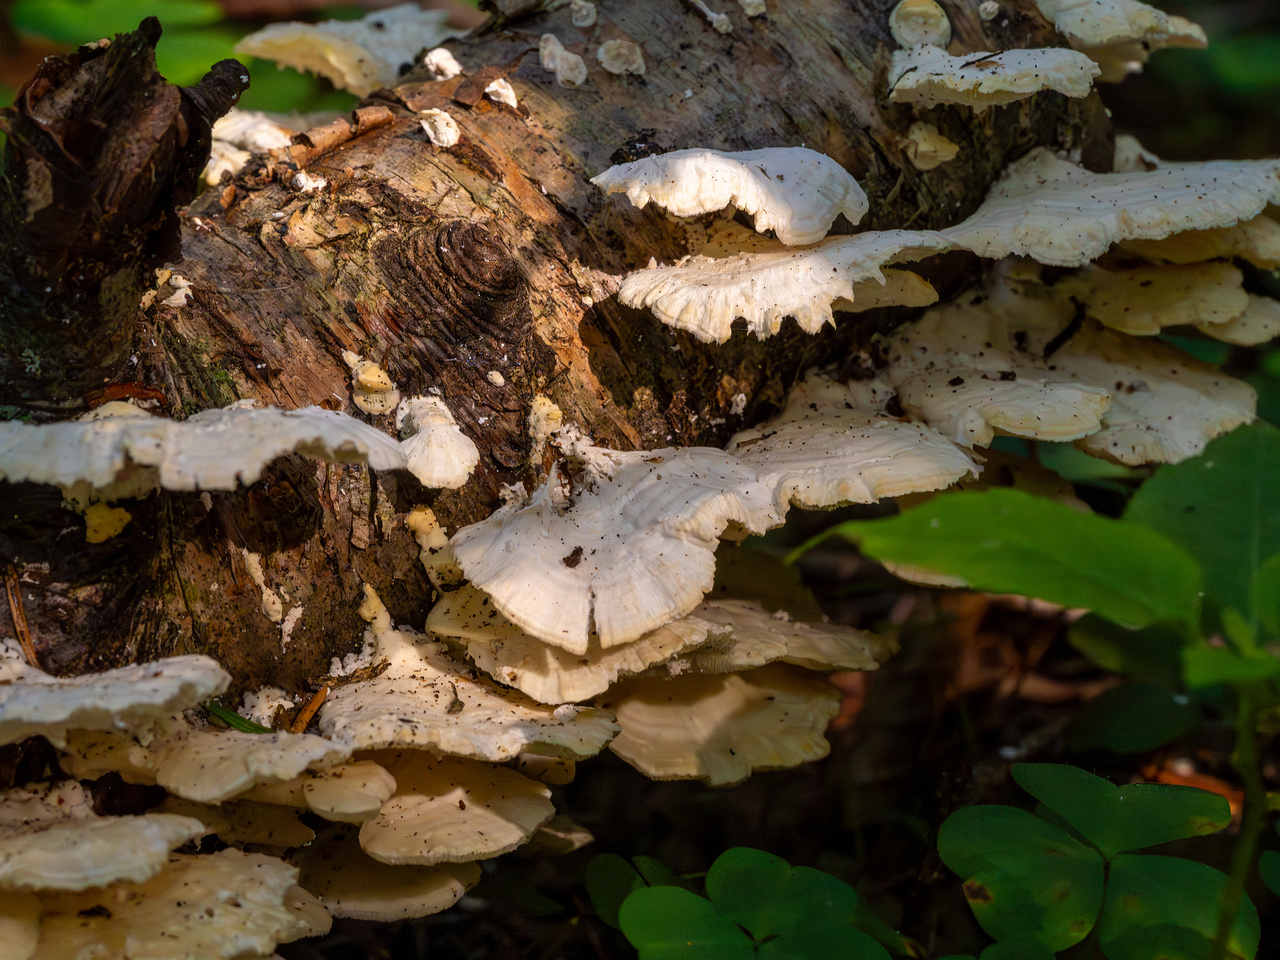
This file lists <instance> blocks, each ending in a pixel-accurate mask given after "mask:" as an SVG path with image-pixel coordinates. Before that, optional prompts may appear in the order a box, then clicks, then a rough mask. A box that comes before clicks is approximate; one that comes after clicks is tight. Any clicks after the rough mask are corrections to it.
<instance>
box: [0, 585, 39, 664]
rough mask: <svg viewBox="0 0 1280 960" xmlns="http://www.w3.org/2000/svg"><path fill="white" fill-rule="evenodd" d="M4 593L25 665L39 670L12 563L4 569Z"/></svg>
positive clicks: (19, 587)
mask: <svg viewBox="0 0 1280 960" xmlns="http://www.w3.org/2000/svg"><path fill="white" fill-rule="evenodd" d="M4 592H5V594H6V596H8V598H9V617H10V618H11V619H12V620H13V632H14V633H15V634H17V635H18V643H20V644H22V654H23V656H25V657H26V658H27V663H29V664H31V666H33V667H35V668H37V669H39V667H40V659H39V658H38V657H37V656H36V648H35V644H33V643H32V642H31V628H30V627H28V626H27V611H26V610H24V609H23V607H22V587H21V586H20V584H19V582H18V568H17V567H15V566H14V565H13V564H12V563H11V564H9V565H8V566H6V567H5V569H4Z"/></svg>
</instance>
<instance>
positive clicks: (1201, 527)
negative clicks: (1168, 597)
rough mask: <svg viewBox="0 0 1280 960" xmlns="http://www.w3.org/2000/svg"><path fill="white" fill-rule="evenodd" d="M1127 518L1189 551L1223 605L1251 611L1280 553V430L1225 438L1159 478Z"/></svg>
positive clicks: (1250, 429) (1253, 429) (1244, 430)
mask: <svg viewBox="0 0 1280 960" xmlns="http://www.w3.org/2000/svg"><path fill="white" fill-rule="evenodd" d="M1125 519H1126V520H1131V521H1133V522H1135V523H1143V524H1146V525H1147V526H1148V527H1151V528H1152V529H1153V530H1157V531H1159V532H1160V533H1162V534H1164V535H1165V536H1167V537H1168V538H1169V539H1170V540H1172V541H1174V542H1175V543H1177V544H1178V545H1179V546H1181V547H1183V548H1184V549H1185V550H1186V551H1187V552H1188V553H1190V554H1191V555H1192V556H1193V557H1195V559H1196V560H1197V561H1198V562H1199V564H1200V567H1201V568H1202V569H1203V571H1204V590H1205V594H1206V595H1207V596H1209V597H1210V598H1211V599H1212V600H1213V601H1214V602H1215V603H1216V604H1217V605H1218V606H1221V607H1235V608H1236V609H1237V610H1249V609H1250V603H1249V599H1250V598H1249V593H1250V588H1251V586H1252V584H1253V578H1254V575H1255V574H1256V573H1257V572H1258V570H1259V568H1261V566H1262V564H1263V561H1265V560H1266V559H1268V558H1269V557H1270V556H1272V555H1273V554H1275V553H1277V552H1280V430H1277V429H1276V428H1275V427H1273V426H1271V425H1270V424H1267V423H1263V422H1261V421H1259V422H1256V423H1254V424H1252V425H1250V426H1247V427H1241V428H1240V429H1238V430H1235V431H1233V432H1232V433H1229V434H1227V435H1226V436H1225V437H1219V438H1218V439H1217V440H1214V441H1213V442H1211V443H1210V444H1209V445H1208V446H1207V447H1205V450H1204V453H1202V454H1201V455H1200V456H1198V457H1196V458H1194V459H1192V460H1186V461H1184V462H1182V463H1179V464H1166V465H1164V466H1162V467H1160V468H1159V469H1157V470H1156V471H1155V473H1154V474H1152V475H1151V479H1149V480H1148V481H1147V482H1146V483H1144V484H1143V485H1142V488H1141V489H1140V490H1139V491H1138V492H1137V493H1136V494H1135V495H1134V497H1133V500H1131V501H1130V503H1129V509H1128V510H1127V511H1125Z"/></svg>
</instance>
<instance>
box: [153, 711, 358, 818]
mask: <svg viewBox="0 0 1280 960" xmlns="http://www.w3.org/2000/svg"><path fill="white" fill-rule="evenodd" d="M152 751H153V753H154V755H155V763H156V783H158V784H159V785H160V786H162V787H164V788H165V789H166V790H168V791H169V792H170V793H172V794H174V795H175V796H179V797H183V798H185V799H187V800H195V801H198V802H199V803H220V802H221V801H223V800H227V799H230V798H231V797H234V796H235V795H236V794H238V793H243V792H244V791H246V790H248V789H249V788H250V787H253V786H254V785H255V784H265V783H284V782H285V781H288V780H292V779H293V778H294V777H296V776H298V775H299V774H300V773H302V772H303V771H304V770H307V769H309V768H311V767H327V766H333V765H334V764H338V763H341V762H342V761H344V760H346V759H347V758H348V757H349V756H351V751H350V749H349V748H347V747H345V746H343V745H341V744H337V743H332V742H330V741H329V740H326V739H325V738H324V737H317V736H314V735H313V734H309V733H288V732H285V731H277V732H275V733H242V732H241V731H239V730H192V729H185V730H179V731H177V732H175V733H173V734H171V735H170V736H168V737H166V738H165V739H163V740H161V741H157V742H155V743H153V744H152Z"/></svg>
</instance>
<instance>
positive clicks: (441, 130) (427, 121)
mask: <svg viewBox="0 0 1280 960" xmlns="http://www.w3.org/2000/svg"><path fill="white" fill-rule="evenodd" d="M418 123H419V125H420V126H421V127H422V132H423V133H425V134H426V135H427V139H428V140H430V141H431V145H432V146H433V147H440V148H441V149H442V150H447V149H448V148H449V147H456V146H457V145H458V141H459V140H461V139H462V130H461V129H460V128H459V127H458V121H457V120H455V119H453V117H452V116H451V115H450V114H449V112H448V111H446V110H439V109H437V108H435V107H432V108H431V109H429V110H423V111H422V114H421V116H420V119H419V120H418Z"/></svg>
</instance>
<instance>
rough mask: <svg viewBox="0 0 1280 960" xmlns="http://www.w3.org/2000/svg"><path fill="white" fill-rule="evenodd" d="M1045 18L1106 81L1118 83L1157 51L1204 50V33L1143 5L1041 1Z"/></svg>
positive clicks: (1133, 0) (1131, 0)
mask: <svg viewBox="0 0 1280 960" xmlns="http://www.w3.org/2000/svg"><path fill="white" fill-rule="evenodd" d="M1036 5H1037V6H1038V7H1039V8H1040V12H1041V13H1042V14H1044V15H1045V16H1046V17H1047V18H1048V19H1050V20H1052V21H1053V23H1054V26H1055V27H1057V29H1058V31H1059V32H1060V33H1062V34H1064V35H1065V36H1066V37H1067V39H1068V40H1069V41H1070V42H1071V46H1073V47H1075V48H1076V49H1077V50H1080V51H1082V52H1084V53H1087V54H1088V55H1089V56H1090V57H1092V58H1093V59H1094V60H1096V61H1097V62H1098V64H1099V65H1100V66H1101V67H1102V76H1101V79H1102V80H1103V81H1104V82H1106V83H1118V82H1119V81H1121V80H1123V79H1124V78H1125V76H1126V75H1128V74H1130V73H1136V72H1138V71H1140V70H1141V69H1142V65H1143V64H1144V63H1145V62H1146V61H1147V58H1148V57H1149V56H1150V55H1151V53H1152V52H1153V51H1155V50H1160V49H1163V48H1165V47H1204V46H1205V45H1206V44H1207V43H1208V38H1207V37H1206V36H1205V33H1204V30H1202V29H1201V28H1200V27H1199V26H1197V25H1196V24H1194V23H1192V22H1191V21H1190V20H1187V19H1184V18H1183V17H1178V16H1173V15H1172V14H1167V13H1165V12H1164V11H1162V10H1157V9H1156V8H1155V7H1151V6H1148V5H1147V4H1145V3H1139V2H1138V0H1036Z"/></svg>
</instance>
